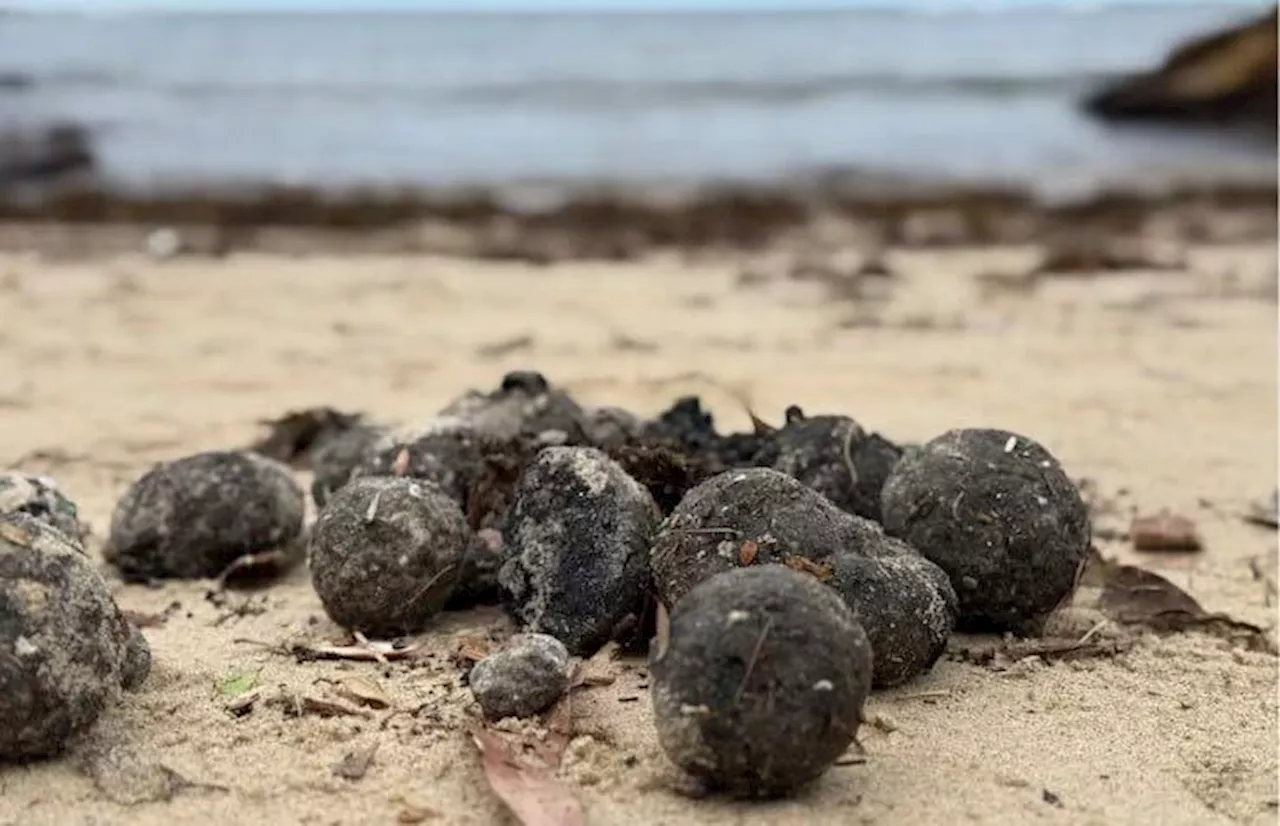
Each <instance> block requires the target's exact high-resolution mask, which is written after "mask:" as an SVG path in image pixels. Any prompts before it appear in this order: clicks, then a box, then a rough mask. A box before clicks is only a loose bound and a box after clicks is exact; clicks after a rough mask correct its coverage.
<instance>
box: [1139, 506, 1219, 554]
mask: <svg viewBox="0 0 1280 826" xmlns="http://www.w3.org/2000/svg"><path fill="white" fill-rule="evenodd" d="M1129 535H1130V536H1131V537H1133V547H1134V549H1135V550H1138V551H1199V550H1202V549H1203V548H1204V545H1203V543H1202V542H1201V541H1200V534H1199V533H1198V532H1197V531H1196V523H1195V522H1192V521H1191V520H1190V519H1188V518H1187V517H1185V516H1178V515H1177V514H1173V513H1169V512H1168V511H1161V512H1160V513H1157V514H1152V515H1150V516H1138V517H1135V518H1134V520H1133V524H1132V525H1131V526H1130V528H1129Z"/></svg>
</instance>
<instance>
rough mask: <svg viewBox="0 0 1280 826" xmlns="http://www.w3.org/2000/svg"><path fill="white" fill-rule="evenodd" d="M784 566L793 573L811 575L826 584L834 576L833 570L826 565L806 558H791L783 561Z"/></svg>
mask: <svg viewBox="0 0 1280 826" xmlns="http://www.w3.org/2000/svg"><path fill="white" fill-rule="evenodd" d="M782 564H783V565H786V566H787V567H788V568H790V569H791V570H793V571H797V572H799V573H802V574H809V575H810V576H812V577H815V578H816V579H817V580H818V581H819V582H826V581H827V580H829V579H831V577H832V576H833V575H834V574H833V572H832V570H831V569H830V568H828V567H827V566H826V565H823V564H821V563H818V562H814V561H813V560H812V559H809V558H808V557H804V556H789V557H787V558H786V559H784V560H782Z"/></svg>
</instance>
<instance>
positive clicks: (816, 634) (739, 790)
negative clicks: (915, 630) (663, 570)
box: [650, 565, 872, 797]
mask: <svg viewBox="0 0 1280 826" xmlns="http://www.w3.org/2000/svg"><path fill="white" fill-rule="evenodd" d="M871 669H872V656H871V646H870V644H869V643H868V641H867V636H866V634H865V633H864V631H863V629H862V626H861V625H859V623H858V621H857V619H856V618H855V617H854V615H853V613H852V612H851V611H850V610H849V608H848V607H847V606H846V605H845V604H844V602H843V601H841V599H840V598H839V597H838V596H837V595H836V594H835V592H834V591H832V590H831V589H830V588H826V587H824V586H823V585H821V584H819V583H818V582H817V581H816V580H815V579H813V578H812V577H810V576H807V575H804V574H799V573H795V572H793V571H791V570H789V569H786V568H783V567H781V566H776V565H768V566H762V567H757V568H744V569H740V570H736V571H730V572H728V573H723V574H719V575H717V576H715V577H713V578H712V579H710V580H708V581H706V582H705V583H703V584H702V585H699V586H698V587H697V588H695V589H694V590H693V591H692V592H690V593H689V595H688V596H687V597H685V599H683V600H682V601H681V602H680V603H679V604H677V605H676V607H675V609H674V611H672V613H671V617H670V637H669V641H668V643H667V645H666V648H665V650H662V651H660V652H658V653H657V656H656V658H655V659H654V661H653V662H652V664H651V669H650V671H651V674H652V678H653V683H652V689H651V693H652V697H653V713H654V721H655V724H656V726H657V731H658V741H659V743H660V744H661V746H662V749H663V750H664V751H665V752H666V754H667V756H668V757H669V758H670V759H671V761H672V762H674V763H675V764H676V765H677V766H679V767H680V768H682V769H684V770H685V771H686V772H688V773H689V774H691V775H692V776H694V777H696V778H698V779H699V780H701V781H702V782H703V783H705V784H706V785H707V786H708V787H710V788H712V789H716V790H722V791H725V792H728V793H730V794H734V795H740V796H752V797H777V796H782V795H787V794H790V793H792V792H794V791H796V790H797V789H799V788H801V787H802V786H804V785H806V784H808V783H810V782H812V781H813V780H815V779H816V778H818V777H819V776H820V775H821V774H822V773H823V772H824V771H826V769H827V768H828V767H829V766H830V765H831V764H832V763H834V762H835V760H836V759H837V758H838V757H839V756H840V755H841V754H842V753H843V752H844V751H845V749H847V748H848V747H849V745H850V744H851V743H852V742H853V740H854V737H855V735H856V734H857V731H858V726H859V724H860V722H861V719H862V706H863V703H864V702H865V700H866V697H867V693H868V691H870V688H871Z"/></svg>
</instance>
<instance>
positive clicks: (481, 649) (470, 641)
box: [457, 637, 490, 666]
mask: <svg viewBox="0 0 1280 826" xmlns="http://www.w3.org/2000/svg"><path fill="white" fill-rule="evenodd" d="M489 653H490V652H489V641H488V640H486V639H484V638H483V637H463V638H462V641H461V642H460V643H458V653H457V657H458V661H459V663H460V664H462V665H464V666H469V665H471V664H472V663H478V662H480V661H481V660H483V659H484V658H485V657H487V656H489Z"/></svg>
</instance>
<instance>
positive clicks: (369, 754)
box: [333, 743, 378, 780]
mask: <svg viewBox="0 0 1280 826" xmlns="http://www.w3.org/2000/svg"><path fill="white" fill-rule="evenodd" d="M377 753H378V744H377V743H375V744H373V745H372V746H370V747H369V748H367V749H363V750H361V751H353V752H350V753H348V754H347V755H346V756H345V757H343V758H342V759H341V760H339V761H338V763H337V764H336V765H334V767H333V776H334V777H341V778H342V779H343V780H360V779H362V778H363V777H364V776H365V775H366V774H368V773H369V768H370V767H371V766H372V765H373V756H374V755H375V754H377Z"/></svg>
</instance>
